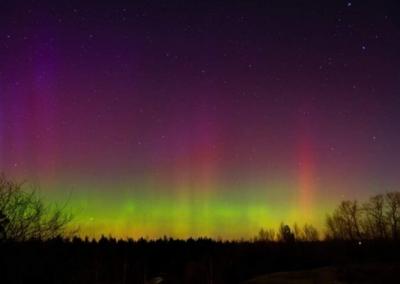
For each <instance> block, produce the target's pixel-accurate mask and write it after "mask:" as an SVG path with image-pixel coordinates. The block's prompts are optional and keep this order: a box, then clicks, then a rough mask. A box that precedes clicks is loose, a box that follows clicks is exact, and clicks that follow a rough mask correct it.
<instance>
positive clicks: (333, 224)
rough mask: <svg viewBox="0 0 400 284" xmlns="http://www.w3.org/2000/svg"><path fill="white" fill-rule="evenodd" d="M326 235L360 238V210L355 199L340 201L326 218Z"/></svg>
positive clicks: (329, 236)
mask: <svg viewBox="0 0 400 284" xmlns="http://www.w3.org/2000/svg"><path fill="white" fill-rule="evenodd" d="M326 224H327V228H328V231H327V237H328V238H334V239H344V240H356V239H361V238H362V233H361V232H362V231H361V227H360V226H361V225H360V224H361V210H360V206H359V205H358V202H357V201H349V200H346V201H342V202H341V203H340V205H339V206H338V207H337V208H336V209H335V211H334V212H333V214H332V215H328V216H327V219H326Z"/></svg>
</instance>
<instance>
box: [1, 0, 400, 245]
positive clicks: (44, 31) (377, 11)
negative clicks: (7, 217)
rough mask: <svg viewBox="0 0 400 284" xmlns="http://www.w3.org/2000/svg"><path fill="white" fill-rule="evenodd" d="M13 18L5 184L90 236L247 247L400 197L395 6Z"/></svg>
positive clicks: (118, 5)
mask: <svg viewBox="0 0 400 284" xmlns="http://www.w3.org/2000/svg"><path fill="white" fill-rule="evenodd" d="M55 2H57V3H55ZM111 2H112V3H111ZM266 2H267V3H266ZM283 2H285V3H283ZM322 2H324V3H322ZM325 2H326V3H325ZM328 2H329V3H328ZM0 8H1V9H0V171H2V172H4V173H5V174H6V175H7V176H12V177H14V178H17V179H23V180H27V181H30V182H32V183H35V184H39V185H40V188H41V190H40V192H41V194H42V195H43V196H45V197H46V198H48V199H50V200H56V201H58V202H65V201H68V204H69V206H70V207H71V208H73V211H74V212H75V216H76V218H75V221H74V222H76V223H77V224H79V225H80V227H81V230H82V234H89V235H91V236H99V235H100V234H102V233H103V234H106V235H108V234H112V235H115V236H118V237H134V238H137V237H140V236H149V237H158V236H163V235H169V236H174V237H181V238H186V237H190V236H194V237H196V236H205V235H207V236H211V237H213V238H218V237H221V238H241V237H243V238H248V237H251V236H253V235H255V234H256V233H257V231H258V230H259V228H260V227H261V226H270V227H274V226H276V225H278V224H279V223H280V222H281V221H285V222H289V223H293V222H295V221H296V222H298V223H300V224H302V223H304V222H309V223H313V224H315V225H317V226H318V227H322V226H323V222H324V218H325V214H326V213H327V212H328V210H330V209H332V208H333V207H334V206H335V205H336V203H337V202H338V201H339V200H342V199H346V198H350V199H352V198H357V199H360V200H361V199H363V198H366V197H368V196H370V195H371V194H374V193H380V192H382V193H383V192H387V191H390V190H396V189H397V190H399V186H400V175H399V169H400V155H399V152H398V147H399V145H400V127H399V125H400V111H399V110H400V71H399V70H400V69H399V66H400V53H399V50H400V22H399V18H398V17H396V16H398V15H397V14H398V13H397V11H398V9H399V5H398V3H396V1H292V2H290V1H226V2H224V1H221V2H218V3H211V1H210V3H207V1H198V3H195V2H190V1H188V2H186V1H185V2H184V1H182V2H179V1H151V2H142V3H139V2H136V1H132V2H129V1H108V3H107V1H96V3H94V2H90V1H2V2H1V3H0Z"/></svg>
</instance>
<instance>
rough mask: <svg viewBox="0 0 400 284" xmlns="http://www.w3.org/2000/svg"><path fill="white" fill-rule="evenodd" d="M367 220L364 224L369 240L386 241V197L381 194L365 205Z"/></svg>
mask: <svg viewBox="0 0 400 284" xmlns="http://www.w3.org/2000/svg"><path fill="white" fill-rule="evenodd" d="M363 209H364V212H365V218H364V220H363V222H362V226H363V228H364V235H365V237H366V238H369V239H386V238H387V237H388V218H387V216H386V213H385V211H387V206H386V202H385V197H384V196H383V195H381V194H379V195H375V196H373V197H371V198H370V199H369V200H368V202H366V203H365V204H364V205H363Z"/></svg>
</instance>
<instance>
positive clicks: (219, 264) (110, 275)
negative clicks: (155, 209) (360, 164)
mask: <svg viewBox="0 0 400 284" xmlns="http://www.w3.org/2000/svg"><path fill="white" fill-rule="evenodd" d="M398 275H400V242H385V241H380V242H378V241H373V242H372V241H370V242H363V243H358V242H312V243H301V242H296V243H262V242H259V243H250V242H239V243H238V242H215V241H211V240H207V239H203V240H196V241H195V240H189V241H176V240H175V241H174V240H166V239H165V240H159V241H151V242H147V241H143V240H142V241H137V242H133V241H129V242H125V241H115V240H105V239H103V240H102V241H100V242H84V241H80V240H74V241H73V242H66V241H63V240H53V241H47V242H26V243H3V244H0V283H42V284H44V283H98V284H103V283H104V284H111V283H121V284H125V283H191V284H195V283H207V284H208V283H213V284H217V283H249V284H261V283H400V277H398Z"/></svg>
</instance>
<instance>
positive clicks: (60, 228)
mask: <svg viewBox="0 0 400 284" xmlns="http://www.w3.org/2000/svg"><path fill="white" fill-rule="evenodd" d="M0 213H1V216H0V230H1V231H2V233H1V234H2V235H3V238H4V239H5V238H6V239H8V240H15V241H25V240H29V239H50V238H54V237H57V236H60V235H64V234H65V233H66V229H67V225H68V224H69V223H70V221H71V219H72V216H71V215H70V214H67V213H65V212H64V210H63V208H60V207H57V206H55V205H53V206H51V205H46V204H45V203H44V202H43V201H42V199H40V198H39V196H38V195H37V194H36V192H35V191H25V190H23V186H22V184H21V183H17V182H14V181H12V180H8V179H6V178H5V177H4V175H0Z"/></svg>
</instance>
